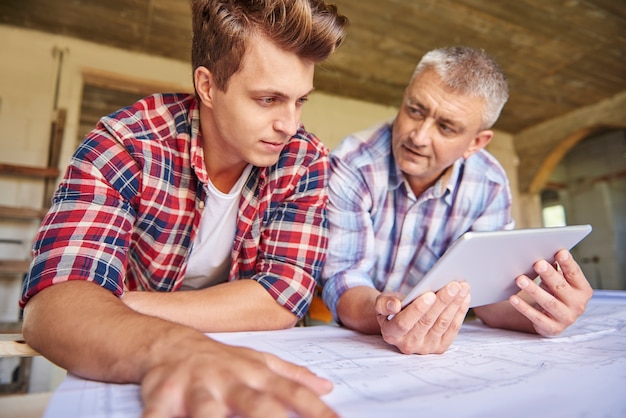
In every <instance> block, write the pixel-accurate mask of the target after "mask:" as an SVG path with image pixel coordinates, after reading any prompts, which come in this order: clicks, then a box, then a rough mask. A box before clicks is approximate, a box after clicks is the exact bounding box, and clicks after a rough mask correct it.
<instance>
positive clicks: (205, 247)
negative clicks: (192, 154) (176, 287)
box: [182, 165, 252, 290]
mask: <svg viewBox="0 0 626 418" xmlns="http://www.w3.org/2000/svg"><path fill="white" fill-rule="evenodd" d="M251 170H252V166H251V165H248V166H247V167H246V169H245V170H244V171H243V173H242V174H241V177H239V180H237V183H235V185H234V186H233V188H232V189H231V190H230V191H229V192H228V193H222V192H221V191H219V190H218V189H217V188H216V187H215V186H214V185H213V183H211V180H209V182H208V184H205V185H204V188H205V191H206V194H207V195H206V200H205V202H204V211H203V212H202V218H200V227H199V229H198V233H197V234H196V239H195V241H194V243H193V246H192V247H191V254H190V255H189V261H188V263H187V270H186V271H185V278H184V279H183V285H182V289H183V290H185V289H186V290H189V289H201V288H205V287H209V286H213V285H215V284H218V283H223V282H225V281H226V280H227V279H228V272H229V271H230V253H231V251H232V249H233V242H234V241H235V232H236V229H237V212H238V210H239V199H240V196H241V189H242V188H243V185H244V184H245V182H246V180H247V179H248V175H249V174H250V171H251Z"/></svg>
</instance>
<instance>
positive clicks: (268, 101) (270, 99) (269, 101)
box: [259, 97, 276, 105]
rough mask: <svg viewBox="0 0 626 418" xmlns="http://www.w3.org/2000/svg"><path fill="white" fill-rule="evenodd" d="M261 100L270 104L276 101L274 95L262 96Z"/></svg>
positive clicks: (265, 103)
mask: <svg viewBox="0 0 626 418" xmlns="http://www.w3.org/2000/svg"><path fill="white" fill-rule="evenodd" d="M259 101H260V102H261V103H262V104H264V105H270V104H272V103H274V102H275V101H276V99H275V98H274V97H261V98H260V99H259Z"/></svg>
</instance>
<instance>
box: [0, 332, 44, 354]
mask: <svg viewBox="0 0 626 418" xmlns="http://www.w3.org/2000/svg"><path fill="white" fill-rule="evenodd" d="M38 355H39V353H38V352H37V351H35V350H33V349H32V348H31V347H30V346H29V345H28V344H26V341H24V337H23V336H22V334H0V357H32V356H38Z"/></svg>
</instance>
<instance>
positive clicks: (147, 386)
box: [141, 370, 187, 418]
mask: <svg viewBox="0 0 626 418" xmlns="http://www.w3.org/2000/svg"><path fill="white" fill-rule="evenodd" d="M160 377H161V376H160V373H159V371H158V370H157V371H155V372H152V373H150V374H148V375H147V376H146V378H144V380H143V381H142V382H141V398H142V400H143V412H142V415H141V416H142V417H143V418H169V417H174V416H185V415H186V414H187V411H186V410H184V407H183V405H184V402H183V397H182V391H179V390H177V389H176V388H175V385H174V384H172V383H168V382H171V381H167V380H160Z"/></svg>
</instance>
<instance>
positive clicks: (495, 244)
mask: <svg viewBox="0 0 626 418" xmlns="http://www.w3.org/2000/svg"><path fill="white" fill-rule="evenodd" d="M590 232H591V225H573V226H563V227H549V228H530V229H514V230H509V231H490V232H473V231H472V232H466V233H465V234H463V235H462V236H461V237H460V238H459V239H458V240H456V241H455V242H454V243H453V244H452V245H451V246H450V248H448V250H447V251H446V252H445V253H444V254H443V256H442V257H441V258H440V259H439V260H437V262H436V263H435V264H434V265H433V267H432V268H431V269H430V270H429V271H428V273H427V274H426V275H425V276H424V278H423V279H422V280H421V281H420V282H419V283H418V284H417V285H416V286H415V287H414V288H413V290H411V292H410V293H409V294H408V295H406V296H405V298H404V300H403V301H402V307H405V306H406V305H408V304H409V303H411V302H412V301H413V300H414V299H415V298H417V297H418V296H420V295H421V294H423V293H425V292H428V291H433V292H436V291H438V290H439V289H441V288H442V287H444V286H445V285H446V284H448V283H450V282H451V281H466V282H468V283H469V284H470V286H471V295H472V301H471V303H470V307H474V306H481V305H486V304H489V303H495V302H500V301H503V300H506V299H508V297H509V296H511V295H513V294H515V293H517V292H518V291H519V288H518V287H517V286H516V284H515V278H517V276H520V275H522V274H525V275H527V276H529V277H531V278H534V277H536V276H537V274H536V273H535V272H534V270H533V268H532V267H533V264H534V263H535V262H536V261H539V260H541V259H543V260H547V261H548V262H549V263H553V262H554V255H555V254H556V253H557V252H558V251H559V250H561V249H566V250H570V249H571V248H572V247H574V246H575V245H576V244H578V243H579V242H580V241H581V240H582V239H583V238H584V237H586V236H587V235H588V234H589V233H590Z"/></svg>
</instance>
